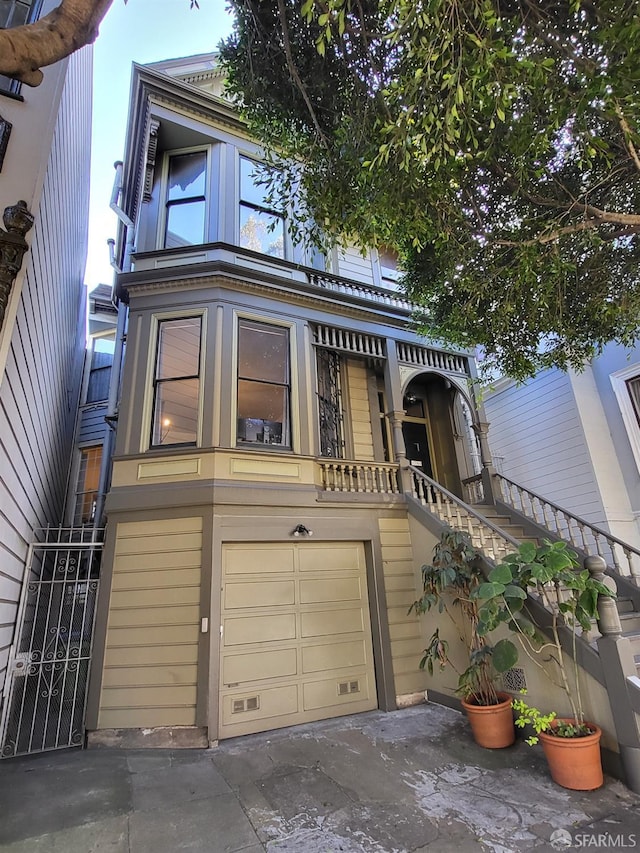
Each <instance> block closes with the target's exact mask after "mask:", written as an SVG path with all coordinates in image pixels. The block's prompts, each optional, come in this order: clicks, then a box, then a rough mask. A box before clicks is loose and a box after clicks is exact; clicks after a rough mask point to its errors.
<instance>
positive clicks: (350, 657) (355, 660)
mask: <svg viewBox="0 0 640 853" xmlns="http://www.w3.org/2000/svg"><path fill="white" fill-rule="evenodd" d="M366 661H367V653H366V649H365V645H364V640H354V641H352V642H350V643H326V644H325V645H313V646H306V647H305V648H303V649H302V672H303V673H304V674H305V675H306V674H307V673H309V672H327V671H329V672H330V671H333V670H339V669H345V668H348V667H354V666H359V667H362V666H364V665H365V663H366Z"/></svg>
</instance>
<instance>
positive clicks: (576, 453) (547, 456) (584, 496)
mask: <svg viewBox="0 0 640 853" xmlns="http://www.w3.org/2000/svg"><path fill="white" fill-rule="evenodd" d="M484 406H485V410H486V413H487V420H488V421H489V422H490V423H491V426H490V429H489V442H490V445H491V449H492V452H493V453H494V454H495V455H497V456H501V457H503V461H502V472H503V473H504V475H505V476H506V477H509V478H510V479H512V480H514V481H515V482H517V483H520V484H521V485H523V486H525V487H527V488H529V489H531V490H532V491H534V492H538V493H539V494H541V495H543V496H544V497H545V498H547V499H548V500H551V501H553V502H554V503H557V504H559V505H560V506H563V507H566V508H567V509H569V510H571V511H572V512H574V513H576V514H578V515H581V516H583V517H584V518H586V519H587V520H589V521H594V522H595V521H598V520H601V519H602V518H603V517H604V508H603V505H602V498H601V495H600V492H599V489H598V486H597V483H596V480H595V475H594V471H593V466H592V464H591V460H590V458H589V452H588V448H587V446H586V440H585V436H584V432H583V429H582V424H581V422H580V418H579V414H578V411H577V407H576V402H575V399H574V395H573V391H572V388H571V384H570V382H569V378H568V377H567V376H566V375H565V374H563V373H561V372H560V371H556V370H551V371H547V372H545V373H542V374H540V375H539V376H537V377H536V378H535V379H533V380H531V381H530V382H528V383H526V384H525V385H523V386H517V387H516V386H510V387H508V388H505V389H504V390H501V391H498V392H495V393H493V394H491V393H490V394H488V395H487V396H486V398H485V400H484Z"/></svg>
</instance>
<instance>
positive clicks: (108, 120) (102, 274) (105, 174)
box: [85, 0, 231, 290]
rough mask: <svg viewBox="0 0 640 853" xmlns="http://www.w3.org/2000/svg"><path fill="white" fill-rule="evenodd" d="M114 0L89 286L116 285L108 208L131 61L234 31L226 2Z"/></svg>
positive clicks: (103, 73) (98, 101)
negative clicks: (192, 5) (191, 3)
mask: <svg viewBox="0 0 640 853" xmlns="http://www.w3.org/2000/svg"><path fill="white" fill-rule="evenodd" d="M199 3H200V8H199V9H191V10H190V9H189V0H128V3H127V4H126V5H125V3H124V0H114V3H113V6H112V7H111V9H110V11H109V12H108V13H107V16H106V18H105V19H104V21H103V22H102V25H101V27H100V35H99V36H98V39H97V41H96V43H95V46H94V54H93V58H94V59H93V61H94V88H93V143H92V156H91V207H90V211H89V255H88V259H87V270H86V274H85V282H86V284H87V285H88V287H89V290H91V289H92V288H94V287H95V286H96V285H98V284H100V283H102V282H104V283H106V284H111V282H112V278H113V270H112V268H111V267H110V265H109V255H108V249H107V242H106V241H107V239H108V238H109V237H115V235H116V222H117V221H116V217H115V214H114V213H112V211H111V210H109V200H110V198H111V190H112V188H113V178H114V170H113V163H114V162H115V161H116V160H121V159H122V157H123V153H124V136H125V128H126V120H127V108H128V102H129V85H130V81H131V63H132V62H141V63H145V62H157V61H159V60H161V59H172V58H174V57H178V56H189V55H190V54H194V53H207V52H208V51H211V50H215V48H216V47H217V45H218V42H219V41H220V39H221V38H224V37H225V36H227V35H228V34H229V33H230V31H231V19H230V17H229V15H228V13H227V12H226V9H225V3H224V0H199Z"/></svg>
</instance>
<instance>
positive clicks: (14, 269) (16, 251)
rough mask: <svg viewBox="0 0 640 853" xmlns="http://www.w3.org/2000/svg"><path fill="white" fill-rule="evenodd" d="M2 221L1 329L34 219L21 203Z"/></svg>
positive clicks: (7, 209)
mask: <svg viewBox="0 0 640 853" xmlns="http://www.w3.org/2000/svg"><path fill="white" fill-rule="evenodd" d="M2 221H3V222H4V227H5V228H6V229H7V230H6V231H5V230H3V229H2V228H0V329H1V328H2V324H3V323H4V315H5V312H6V310H7V305H8V304H9V294H10V293H11V288H12V287H13V282H14V281H15V278H16V276H17V274H18V271H19V270H20V267H21V266H22V259H23V258H24V255H25V252H26V251H27V249H28V248H29V247H28V245H27V241H26V240H25V234H26V233H27V231H29V229H30V228H32V227H33V223H34V218H33V216H32V214H31V213H29V210H28V209H27V203H26V201H19V202H18V203H17V204H14V205H11V206H10V207H6V208H5V210H4V213H3V215H2Z"/></svg>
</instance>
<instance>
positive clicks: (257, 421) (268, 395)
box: [238, 379, 289, 444]
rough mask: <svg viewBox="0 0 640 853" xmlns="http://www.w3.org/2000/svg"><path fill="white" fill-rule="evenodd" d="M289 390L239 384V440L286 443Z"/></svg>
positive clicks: (252, 383) (273, 386) (280, 386)
mask: <svg viewBox="0 0 640 853" xmlns="http://www.w3.org/2000/svg"><path fill="white" fill-rule="evenodd" d="M288 397H289V395H288V389H287V388H285V387H283V386H282V385H267V384H264V383H262V382H249V381H247V380H244V379H241V380H240V381H239V382H238V441H239V442H242V441H253V442H260V443H262V444H288V427H287V422H288V405H289V404H288Z"/></svg>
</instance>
